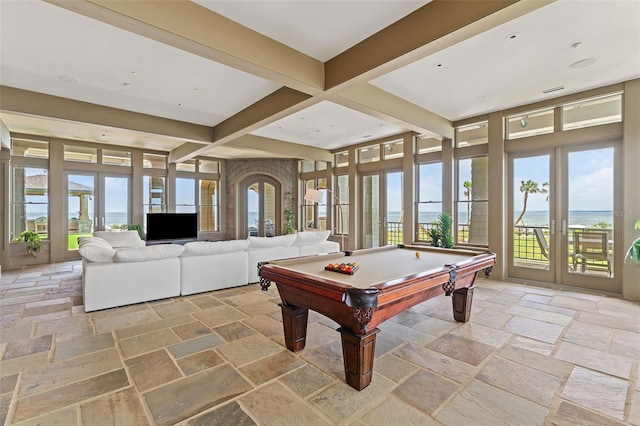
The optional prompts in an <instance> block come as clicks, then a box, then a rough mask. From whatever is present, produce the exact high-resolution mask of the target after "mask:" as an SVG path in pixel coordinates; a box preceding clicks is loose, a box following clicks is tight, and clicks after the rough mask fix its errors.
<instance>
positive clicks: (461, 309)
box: [451, 286, 475, 322]
mask: <svg viewBox="0 0 640 426" xmlns="http://www.w3.org/2000/svg"><path fill="white" fill-rule="evenodd" d="M473 289H475V286H471V287H468V288H467V287H463V288H459V289H456V290H455V291H454V292H453V294H452V297H451V301H452V302H453V318H454V319H455V320H456V321H459V322H467V321H469V318H471V302H472V301H473Z"/></svg>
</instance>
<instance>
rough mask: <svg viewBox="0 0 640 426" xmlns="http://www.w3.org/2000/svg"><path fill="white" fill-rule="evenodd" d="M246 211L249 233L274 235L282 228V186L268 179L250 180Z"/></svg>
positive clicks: (245, 201) (262, 235)
mask: <svg viewBox="0 0 640 426" xmlns="http://www.w3.org/2000/svg"><path fill="white" fill-rule="evenodd" d="M245 188H246V195H245V200H244V203H245V205H244V211H245V214H246V221H247V235H248V236H253V237H274V236H275V235H276V234H277V233H278V232H279V230H280V228H279V225H280V223H279V221H278V218H279V212H280V202H279V199H280V188H279V186H277V185H276V184H274V183H271V182H269V181H267V180H259V181H257V182H256V181H253V182H250V183H249V184H248V185H247V186H246V187H245Z"/></svg>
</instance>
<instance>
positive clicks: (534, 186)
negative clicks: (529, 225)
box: [513, 179, 548, 226]
mask: <svg viewBox="0 0 640 426" xmlns="http://www.w3.org/2000/svg"><path fill="white" fill-rule="evenodd" d="M547 185H548V184H547ZM544 186H545V185H544V184H543V187H542V188H539V187H538V182H534V181H532V180H531V179H529V180H527V181H524V180H523V181H520V192H522V194H523V199H522V212H521V213H520V216H518V218H517V219H516V221H515V222H513V225H514V226H515V225H517V224H518V222H522V218H523V216H524V213H525V212H526V211H527V201H528V200H529V194H546V193H547V192H548V191H547V189H546V188H545V187H544ZM523 224H524V222H523Z"/></svg>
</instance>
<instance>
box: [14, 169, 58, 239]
mask: <svg viewBox="0 0 640 426" xmlns="http://www.w3.org/2000/svg"><path fill="white" fill-rule="evenodd" d="M12 204H13V208H12V211H13V214H12V219H13V224H12V235H11V238H12V239H13V238H16V237H18V236H19V235H20V233H22V232H23V231H34V232H37V233H38V234H40V237H41V238H47V236H48V232H49V175H48V170H47V169H42V168H35V167H19V166H16V167H14V168H13V203H12Z"/></svg>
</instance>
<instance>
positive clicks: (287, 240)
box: [248, 234, 296, 249]
mask: <svg viewBox="0 0 640 426" xmlns="http://www.w3.org/2000/svg"><path fill="white" fill-rule="evenodd" d="M248 239H249V242H250V244H249V248H250V249H253V248H271V247H289V246H290V245H291V244H293V242H294V241H295V240H296V234H289V235H280V236H277V237H249V238H248Z"/></svg>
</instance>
